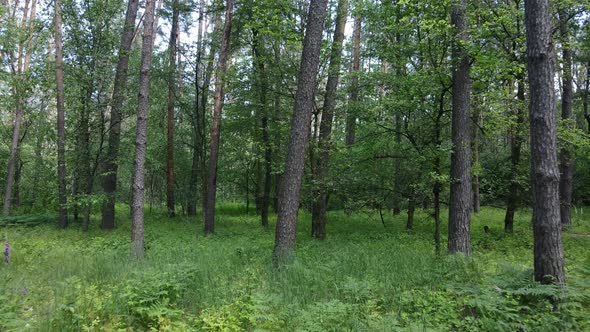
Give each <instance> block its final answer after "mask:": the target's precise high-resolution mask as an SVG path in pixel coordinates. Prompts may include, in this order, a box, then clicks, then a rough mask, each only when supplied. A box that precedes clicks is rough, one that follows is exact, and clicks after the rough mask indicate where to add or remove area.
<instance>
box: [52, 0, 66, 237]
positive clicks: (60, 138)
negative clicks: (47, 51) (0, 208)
mask: <svg viewBox="0 0 590 332" xmlns="http://www.w3.org/2000/svg"><path fill="white" fill-rule="evenodd" d="M53 24H54V30H55V31H54V33H55V81H56V82H57V88H56V94H57V97H56V99H57V182H58V192H59V193H58V196H59V197H58V201H59V227H60V228H66V227H67V226H68V210H67V207H66V206H67V192H66V128H65V114H64V113H65V106H64V73H63V55H62V38H61V4H60V0H55V12H54V17H53Z"/></svg>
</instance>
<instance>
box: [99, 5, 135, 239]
mask: <svg viewBox="0 0 590 332" xmlns="http://www.w3.org/2000/svg"><path fill="white" fill-rule="evenodd" d="M138 5H139V0H129V2H128V4H127V13H126V14H125V25H124V27H123V33H122V35H121V44H120V46H119V61H118V62H117V70H116V73H115V83H114V87H113V98H112V100H113V102H112V104H111V119H110V124H109V147H108V148H107V153H106V155H105V156H106V158H105V160H104V161H103V165H104V177H103V179H102V180H103V181H102V188H103V190H104V192H105V196H106V200H105V202H104V204H103V206H102V222H101V228H102V229H113V228H115V192H116V191H117V171H118V166H119V164H118V158H119V144H120V142H121V118H122V108H123V103H124V101H125V94H126V93H125V92H126V90H127V71H128V68H129V51H130V50H131V44H132V42H133V36H134V34H135V19H136V17H137V8H138Z"/></svg>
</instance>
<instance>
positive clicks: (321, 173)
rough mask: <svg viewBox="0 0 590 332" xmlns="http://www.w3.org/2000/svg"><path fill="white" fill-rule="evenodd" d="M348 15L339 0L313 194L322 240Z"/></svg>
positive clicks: (316, 231) (314, 223)
mask: <svg viewBox="0 0 590 332" xmlns="http://www.w3.org/2000/svg"><path fill="white" fill-rule="evenodd" d="M347 14H348V0H339V1H338V9H337V13H336V27H335V28H334V38H333V41H332V49H331V51H330V66H329V68H328V81H327V82H326V93H325V95H324V107H323V110H322V122H321V123H320V133H319V141H318V159H317V165H316V167H315V174H314V178H315V181H317V186H318V188H317V191H316V193H315V194H314V202H313V207H312V217H311V218H312V219H311V235H312V236H313V237H314V238H316V239H319V240H323V239H324V238H325V237H326V212H327V210H328V171H329V168H328V166H329V160H330V149H331V144H332V143H331V135H332V122H333V119H334V110H335V109H336V92H337V89H338V80H339V78H340V65H341V62H342V42H343V41H344V30H345V28H346V18H347Z"/></svg>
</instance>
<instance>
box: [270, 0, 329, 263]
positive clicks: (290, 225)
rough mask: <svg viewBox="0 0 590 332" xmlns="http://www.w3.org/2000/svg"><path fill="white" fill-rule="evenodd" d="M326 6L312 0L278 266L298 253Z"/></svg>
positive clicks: (283, 194) (283, 191) (282, 200)
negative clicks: (296, 244) (296, 249)
mask: <svg viewBox="0 0 590 332" xmlns="http://www.w3.org/2000/svg"><path fill="white" fill-rule="evenodd" d="M327 5H328V0H311V2H310V5H309V12H308V15H307V29H306V31H305V37H304V39H303V52H302V55H301V67H300V69H299V76H298V77H299V79H298V82H297V92H296V94H295V107H294V111H293V117H292V119H291V132H290V137H289V146H288V148H287V161H286V164H285V173H284V174H283V176H282V183H281V187H280V193H279V211H278V219H277V226H276V233H275V246H274V251H273V263H274V265H275V266H279V265H281V264H282V263H283V262H287V261H288V260H290V258H291V257H292V256H293V254H294V251H295V232H296V227H297V212H298V210H299V199H300V194H301V193H300V191H301V181H302V178H303V171H304V168H305V149H306V148H307V145H308V142H309V131H310V130H309V129H310V122H311V113H312V109H313V98H314V95H315V87H316V82H317V74H318V70H319V62H320V48H321V42H322V33H323V28H324V21H325V19H326V9H327Z"/></svg>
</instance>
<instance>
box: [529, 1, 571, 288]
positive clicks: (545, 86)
mask: <svg viewBox="0 0 590 332" xmlns="http://www.w3.org/2000/svg"><path fill="white" fill-rule="evenodd" d="M525 23H526V30H527V62H528V66H527V68H528V74H529V90H530V91H529V96H530V104H529V117H530V130H531V175H532V190H533V235H534V252H533V253H534V266H535V280H537V281H541V282H558V283H565V271H564V260H563V247H562V243H561V218H560V207H559V170H558V167H557V139H556V128H555V127H556V126H555V92H554V88H553V79H554V67H553V44H552V24H551V14H550V7H549V0H536V1H532V0H525ZM547 276H549V278H548V277H547Z"/></svg>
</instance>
